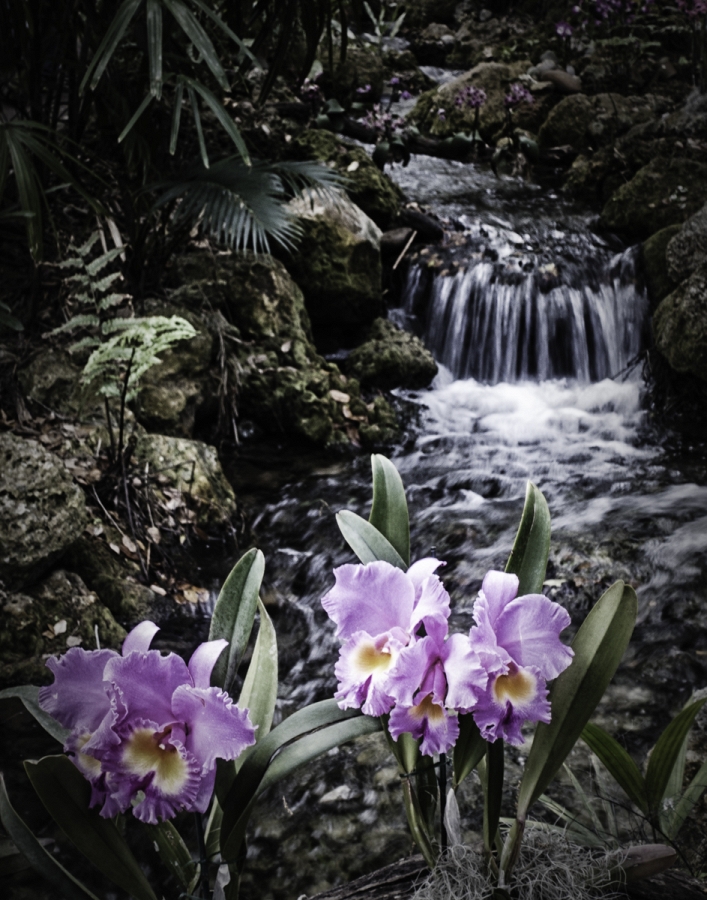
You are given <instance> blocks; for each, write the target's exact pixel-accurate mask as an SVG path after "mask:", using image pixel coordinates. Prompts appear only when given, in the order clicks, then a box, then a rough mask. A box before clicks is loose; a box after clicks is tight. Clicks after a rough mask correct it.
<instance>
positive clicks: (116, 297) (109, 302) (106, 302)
mask: <svg viewBox="0 0 707 900" xmlns="http://www.w3.org/2000/svg"><path fill="white" fill-rule="evenodd" d="M129 296H130V294H106V296H105V297H102V298H101V299H100V300H99V302H98V308H99V309H100V310H105V309H110V308H111V307H112V306H117V305H118V304H119V303H122V302H123V300H127V299H128V297H129Z"/></svg>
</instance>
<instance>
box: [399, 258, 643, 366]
mask: <svg viewBox="0 0 707 900" xmlns="http://www.w3.org/2000/svg"><path fill="white" fill-rule="evenodd" d="M532 269H533V271H531V272H527V271H524V270H523V268H521V267H519V266H516V267H509V266H508V261H500V262H499V261H488V260H483V259H482V260H481V261H479V262H476V263H475V264H474V265H471V266H469V267H468V268H466V269H460V270H459V271H458V272H457V273H456V274H445V273H442V274H439V275H433V276H432V277H429V276H428V271H429V270H426V269H425V268H424V267H422V266H420V265H413V266H411V268H410V270H409V272H408V276H407V283H406V286H405V291H404V295H403V303H404V309H403V310H402V311H401V312H403V314H404V318H406V319H409V318H410V317H413V316H415V315H416V317H417V319H418V320H419V321H420V322H421V324H422V330H423V337H424V340H425V343H426V344H427V346H428V347H429V349H430V350H431V351H432V353H433V354H434V356H435V359H436V360H437V361H438V362H440V363H442V364H443V365H444V366H446V367H447V368H448V369H449V370H450V371H451V372H452V374H453V375H454V376H455V377H457V378H474V379H476V380H477V381H482V382H486V383H490V384H496V383H498V382H514V381H524V380H528V379H533V380H539V381H544V380H547V379H552V378H564V377H568V378H576V379H578V380H580V381H583V382H589V381H601V380H602V379H604V378H609V377H612V376H614V375H617V374H618V373H619V372H621V371H622V370H623V369H625V368H626V366H627V365H628V364H629V363H630V362H631V361H632V360H633V359H634V358H635V357H636V356H637V355H638V354H639V353H640V352H641V350H642V349H643V348H644V347H645V346H646V342H647V337H648V300H647V296H646V292H645V290H644V289H643V288H642V287H641V286H640V285H639V284H638V279H637V271H636V251H635V250H634V249H631V250H627V251H625V252H624V253H621V254H618V255H616V256H614V257H613V258H608V259H604V260H597V259H596V257H595V258H594V259H593V260H589V261H588V262H585V263H584V264H583V265H582V264H567V265H563V266H562V267H561V272H560V273H558V270H557V268H556V267H555V266H554V265H548V266H544V267H540V268H538V267H536V266H532ZM397 318H398V320H400V318H401V317H400V316H398V317H397Z"/></svg>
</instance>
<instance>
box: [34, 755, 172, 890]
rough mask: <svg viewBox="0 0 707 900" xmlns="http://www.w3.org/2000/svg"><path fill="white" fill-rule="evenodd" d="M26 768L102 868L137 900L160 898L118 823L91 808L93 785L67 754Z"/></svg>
mask: <svg viewBox="0 0 707 900" xmlns="http://www.w3.org/2000/svg"><path fill="white" fill-rule="evenodd" d="M25 771H26V772H27V775H28V777H29V780H30V781H31V782H32V787H33V788H34V789H35V791H36V792H37V794H38V795H39V799H40V800H41V801H42V803H43V804H44V805H45V806H46V808H47V810H48V812H49V813H50V814H51V816H52V818H53V819H54V821H55V822H56V823H57V825H59V827H60V828H61V829H62V831H64V832H65V834H66V835H67V837H68V838H69V839H70V840H71V841H72V842H73V844H74V845H75V846H76V848H77V849H78V850H80V851H81V853H83V855H84V856H86V857H87V858H88V859H89V860H90V861H91V862H92V863H93V865H94V866H95V867H96V868H97V869H98V870H99V871H101V872H103V874H104V875H105V876H106V877H107V878H109V879H110V880H111V881H114V882H115V883H116V884H117V885H119V886H120V887H122V888H123V890H125V891H127V892H128V893H129V894H132V896H134V897H136V898H137V900H157V898H156V896H155V893H154V891H153V890H152V888H151V887H150V885H149V882H148V881H147V879H146V878H145V876H144V875H143V872H142V869H141V868H140V866H139V865H138V862H137V860H136V859H135V857H134V856H133V854H132V853H131V851H130V849H129V847H128V845H127V844H126V843H125V840H124V838H123V837H122V836H121V834H120V832H119V831H118V829H117V828H116V826H115V823H114V822H113V821H112V819H104V818H102V817H101V816H100V815H99V814H98V813H97V812H96V811H95V810H93V809H89V807H88V804H89V801H90V798H91V786H90V785H89V783H88V781H86V779H85V778H84V777H83V775H82V774H81V773H80V772H79V770H78V769H77V768H76V766H74V764H73V763H72V762H70V761H69V759H68V758H67V757H66V756H45V757H44V759H40V760H39V762H36V763H35V762H25Z"/></svg>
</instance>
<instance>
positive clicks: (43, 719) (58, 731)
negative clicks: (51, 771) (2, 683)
mask: <svg viewBox="0 0 707 900" xmlns="http://www.w3.org/2000/svg"><path fill="white" fill-rule="evenodd" d="M10 697H17V698H18V699H19V700H21V701H22V703H23V705H24V707H25V709H26V710H27V712H29V713H31V714H32V715H33V716H34V718H35V719H36V720H37V721H38V722H39V724H40V725H41V726H42V728H43V729H44V730H45V731H46V732H48V733H49V734H50V735H51V736H52V737H53V738H56V739H57V741H59V743H60V744H61V745H62V746H63V745H64V744H65V743H66V739H67V738H68V736H69V734H70V733H71V732H70V731H69V729H68V728H64V727H63V726H62V725H60V724H59V723H58V722H57V720H56V719H55V718H54V717H53V716H50V715H48V713H45V712H44V710H43V709H42V708H41V706H40V705H39V688H38V687H35V686H34V685H33V684H23V685H20V686H19V687H10V688H5V689H4V690H2V691H0V700H4V699H9V698H10Z"/></svg>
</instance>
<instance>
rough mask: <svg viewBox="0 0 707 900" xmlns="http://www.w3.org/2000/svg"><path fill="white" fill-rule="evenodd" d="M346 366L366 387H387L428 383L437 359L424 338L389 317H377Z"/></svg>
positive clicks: (385, 388) (433, 373) (413, 386)
mask: <svg viewBox="0 0 707 900" xmlns="http://www.w3.org/2000/svg"><path fill="white" fill-rule="evenodd" d="M347 366H348V371H349V372H350V373H351V374H352V375H354V376H355V377H356V378H358V380H359V381H360V382H361V384H362V385H363V386H364V387H379V388H383V389H384V390H391V389H392V388H396V387H405V388H412V389H415V388H423V387H427V385H428V384H429V383H430V382H431V381H432V379H433V378H434V377H435V375H436V374H437V363H436V362H435V361H434V358H433V356H432V354H431V353H430V352H429V350H428V349H427V348H426V347H425V345H424V344H423V343H422V341H421V340H420V339H419V338H417V337H415V335H413V334H410V332H408V331H403V330H401V329H400V328H398V327H397V325H394V324H393V322H390V321H389V320H388V319H376V321H375V322H374V323H373V325H372V327H371V331H370V334H369V336H368V340H367V341H366V342H365V343H363V344H361V346H360V347H357V348H356V349H355V350H353V351H352V352H351V354H350V356H349V358H348V361H347Z"/></svg>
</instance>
